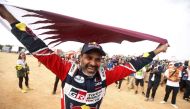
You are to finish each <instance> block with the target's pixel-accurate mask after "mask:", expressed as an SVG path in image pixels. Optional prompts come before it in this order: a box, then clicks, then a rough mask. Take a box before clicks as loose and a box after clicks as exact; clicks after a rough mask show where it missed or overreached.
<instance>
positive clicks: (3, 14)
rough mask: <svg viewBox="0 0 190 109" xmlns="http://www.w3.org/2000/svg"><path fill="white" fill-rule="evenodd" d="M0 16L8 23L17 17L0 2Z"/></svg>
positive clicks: (14, 20)
mask: <svg viewBox="0 0 190 109" xmlns="http://www.w3.org/2000/svg"><path fill="white" fill-rule="evenodd" d="M0 16H1V17H2V18H3V19H5V20H7V21H8V22H9V23H10V24H12V23H14V22H16V21H17V19H16V18H15V17H14V16H13V15H12V14H11V13H10V12H9V11H8V10H7V9H6V8H5V7H4V6H3V5H2V4H0Z"/></svg>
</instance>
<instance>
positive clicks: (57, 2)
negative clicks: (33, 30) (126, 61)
mask: <svg viewBox="0 0 190 109" xmlns="http://www.w3.org/2000/svg"><path fill="white" fill-rule="evenodd" d="M0 1H2V0H0ZM7 1H9V3H13V4H15V5H17V6H22V7H25V8H31V9H37V10H46V11H51V12H56V13H59V14H63V15H67V16H72V17H76V18H79V19H84V20H88V21H92V22H96V23H100V24H106V25H111V26H116V27H120V28H125V29H130V30H134V31H139V32H143V33H147V34H151V35H155V36H158V37H162V38H165V39H167V40H168V42H169V44H170V47H169V48H168V50H167V52H166V53H161V54H159V58H161V59H165V58H167V59H171V60H175V59H177V60H186V59H189V58H190V50H189V49H190V44H189V42H190V37H189V35H190V1H189V0H16V1H15V0H7ZM0 35H1V37H2V38H1V40H0V44H11V45H19V46H20V45H21V44H20V43H19V42H18V41H17V39H16V38H15V37H14V36H13V35H11V34H10V32H9V31H7V30H6V29H5V28H4V27H3V26H2V25H1V24H0ZM102 46H103V49H104V50H105V52H107V53H108V54H109V55H110V56H111V55H114V54H122V55H126V56H127V55H140V54H142V53H143V52H148V51H151V50H154V49H155V48H156V47H157V46H158V43H155V42H151V41H141V42H136V43H131V42H128V41H123V42H122V43H121V44H116V43H108V44H102ZM80 47H82V44H81V43H77V42H64V43H63V44H61V45H59V46H57V47H56V48H59V49H62V50H63V51H69V50H78V49H79V48H80ZM50 48H52V47H51V46H50Z"/></svg>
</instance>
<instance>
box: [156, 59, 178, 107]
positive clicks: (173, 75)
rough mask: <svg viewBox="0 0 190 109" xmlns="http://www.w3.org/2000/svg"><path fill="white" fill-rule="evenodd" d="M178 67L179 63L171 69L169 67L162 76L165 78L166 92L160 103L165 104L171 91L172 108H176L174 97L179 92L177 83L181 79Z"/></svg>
mask: <svg viewBox="0 0 190 109" xmlns="http://www.w3.org/2000/svg"><path fill="white" fill-rule="evenodd" d="M179 66H180V65H179V63H175V64H174V65H173V66H172V67H170V68H169V69H167V70H166V71H165V74H164V76H165V77H166V78H167V82H166V90H165V91H166V93H165V96H164V100H163V101H161V102H160V103H162V104H164V103H166V102H167V100H168V98H169V95H170V93H171V92H172V91H173V93H172V100H171V105H172V106H173V107H174V108H178V107H177V106H176V97H177V93H178V92H179V81H180V77H181V71H180V70H178V67H179Z"/></svg>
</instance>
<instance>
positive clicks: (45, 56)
mask: <svg viewBox="0 0 190 109" xmlns="http://www.w3.org/2000/svg"><path fill="white" fill-rule="evenodd" d="M0 17H2V18H3V19H5V20H7V21H8V22H9V23H10V25H11V27H12V30H11V32H12V33H13V34H14V35H15V37H16V38H17V39H18V40H19V41H20V42H21V43H22V44H23V45H24V46H25V47H26V48H27V49H28V51H29V52H30V53H32V54H33V55H34V57H36V58H37V59H38V60H39V61H40V62H41V63H42V64H44V65H45V66H46V67H47V68H48V69H50V70H51V71H52V72H53V73H55V74H56V75H57V76H58V77H59V78H60V79H61V80H63V79H65V77H66V75H67V73H68V70H69V69H70V66H71V63H69V62H66V61H64V60H62V59H61V57H59V56H58V55H56V54H55V53H54V52H53V51H52V50H50V49H49V48H48V47H47V45H46V44H45V43H44V42H43V41H42V40H41V39H39V38H38V37H37V36H36V35H35V34H34V33H32V31H31V30H30V29H29V28H28V27H27V26H26V25H25V24H24V23H21V22H19V21H18V20H17V19H16V18H15V17H14V16H13V15H12V14H11V13H10V12H9V11H8V10H7V9H6V8H5V7H4V6H3V5H1V4H0Z"/></svg>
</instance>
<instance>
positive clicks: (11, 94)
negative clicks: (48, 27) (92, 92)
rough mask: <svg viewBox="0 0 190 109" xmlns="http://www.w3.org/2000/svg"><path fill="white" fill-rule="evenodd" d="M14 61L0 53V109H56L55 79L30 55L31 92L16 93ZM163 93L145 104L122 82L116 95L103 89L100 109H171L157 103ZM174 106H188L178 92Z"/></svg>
mask: <svg viewBox="0 0 190 109" xmlns="http://www.w3.org/2000/svg"><path fill="white" fill-rule="evenodd" d="M17 58H18V55H17V54H14V53H2V52H0V92H1V93H0V109H60V87H59V88H58V91H57V94H56V95H52V94H51V93H52V90H53V84H54V79H55V76H54V75H53V74H52V73H51V72H50V71H49V70H47V69H46V68H45V67H44V66H43V65H42V66H41V67H38V62H37V60H36V59H35V58H34V57H33V56H27V62H28V64H29V66H30V69H31V73H30V75H29V76H30V86H31V88H33V89H34V90H30V91H28V93H21V92H20V90H19V88H18V78H17V77H16V71H15V68H14V67H15V63H16V60H17ZM59 86H60V84H59ZM145 86H147V84H145ZM164 94H165V91H164V87H159V88H158V91H157V94H156V98H155V101H154V102H146V101H144V99H145V98H144V96H143V95H141V94H137V95H135V94H134V91H133V90H128V89H127V85H126V81H124V82H123V84H122V88H121V91H120V92H119V91H118V89H116V87H115V84H113V85H111V86H109V87H108V88H107V93H106V96H105V98H104V100H103V103H102V106H101V109H173V107H172V106H171V105H170V100H171V97H170V98H169V100H168V103H167V104H160V103H159V102H160V101H161V100H162V99H163V96H164ZM177 105H178V106H179V109H189V107H190V103H188V102H185V101H183V100H182V93H179V94H178V97H177Z"/></svg>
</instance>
